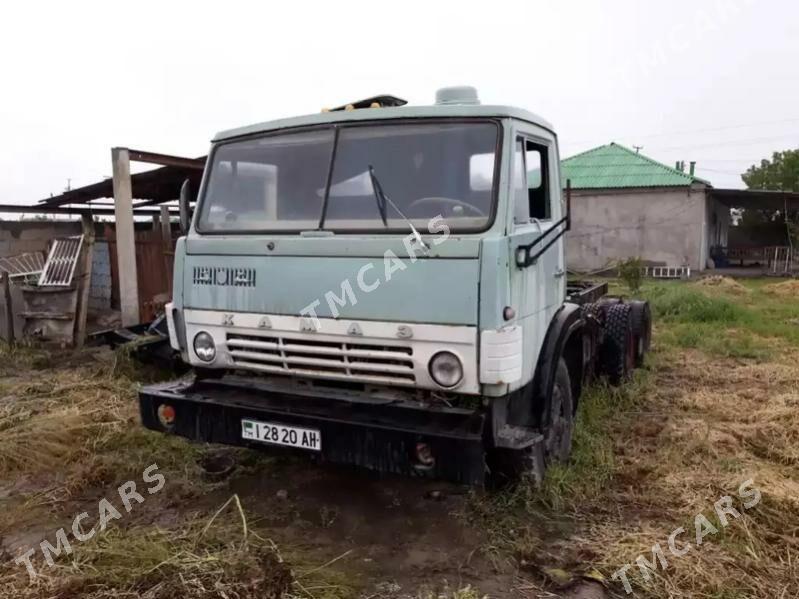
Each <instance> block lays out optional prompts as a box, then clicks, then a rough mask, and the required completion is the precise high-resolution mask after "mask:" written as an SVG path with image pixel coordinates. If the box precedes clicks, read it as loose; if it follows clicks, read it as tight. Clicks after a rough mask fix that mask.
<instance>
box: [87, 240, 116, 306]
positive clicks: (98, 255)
mask: <svg viewBox="0 0 799 599" xmlns="http://www.w3.org/2000/svg"><path fill="white" fill-rule="evenodd" d="M110 308H111V256H110V254H109V251H108V242H107V241H105V240H104V239H98V240H97V241H95V243H94V256H93V258H92V283H91V289H89V309H90V310H93V311H97V312H100V311H103V310H109V309H110Z"/></svg>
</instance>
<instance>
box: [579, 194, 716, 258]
mask: <svg viewBox="0 0 799 599" xmlns="http://www.w3.org/2000/svg"><path fill="white" fill-rule="evenodd" d="M571 208H572V229H571V231H570V232H569V233H567V235H566V262H567V264H568V266H569V268H570V269H572V270H577V271H581V272H589V271H595V270H599V269H602V268H605V267H609V266H612V265H613V264H614V263H615V262H616V261H618V260H624V259H627V258H634V257H639V258H642V259H643V260H644V261H646V262H647V263H649V264H651V265H653V266H690V267H691V268H692V269H693V270H703V269H704V268H705V265H706V263H707V256H708V241H709V240H708V236H707V235H706V222H707V218H708V208H707V206H706V198H705V192H704V188H694V189H691V190H690V191H689V190H688V189H686V188H681V189H674V190H671V189H663V188H660V189H655V190H644V189H638V190H636V189H631V190H621V189H619V190H609V191H575V192H572V206H571Z"/></svg>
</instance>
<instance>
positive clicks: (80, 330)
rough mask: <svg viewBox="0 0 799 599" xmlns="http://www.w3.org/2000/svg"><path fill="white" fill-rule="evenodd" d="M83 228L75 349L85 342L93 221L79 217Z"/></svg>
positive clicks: (92, 254) (87, 217)
mask: <svg viewBox="0 0 799 599" xmlns="http://www.w3.org/2000/svg"><path fill="white" fill-rule="evenodd" d="M81 225H82V228H83V253H82V254H81V256H80V260H81V262H80V264H79V268H80V270H79V272H80V276H79V277H78V288H77V294H78V305H77V309H76V310H75V347H83V344H84V343H85V342H86V317H87V315H88V313H89V292H90V291H91V287H92V261H93V258H94V219H93V218H92V217H91V216H89V215H87V214H84V215H83V216H82V217H81Z"/></svg>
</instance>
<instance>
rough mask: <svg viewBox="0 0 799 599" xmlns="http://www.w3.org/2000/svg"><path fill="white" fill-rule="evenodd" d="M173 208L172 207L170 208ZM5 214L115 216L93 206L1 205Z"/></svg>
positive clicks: (136, 210)
mask: <svg viewBox="0 0 799 599" xmlns="http://www.w3.org/2000/svg"><path fill="white" fill-rule="evenodd" d="M170 208H171V207H170ZM3 212H6V213H9V214H65V215H69V216H82V215H84V214H96V215H98V216H100V215H111V214H115V211H114V209H113V208H108V207H103V208H94V207H93V205H92V204H89V205H87V206H86V207H80V208H69V207H67V206H43V205H40V204H37V205H34V206H20V205H19V204H0V214H2V213H3ZM177 213H178V211H177V208H175V209H172V214H177ZM133 214H135V215H136V216H145V215H150V214H160V211H159V210H158V208H138V207H134V208H133Z"/></svg>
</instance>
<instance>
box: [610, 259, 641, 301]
mask: <svg viewBox="0 0 799 599" xmlns="http://www.w3.org/2000/svg"><path fill="white" fill-rule="evenodd" d="M616 269H617V271H618V276H619V279H621V281H622V282H623V283H624V284H625V285H627V288H628V289H629V290H630V293H638V291H640V289H641V283H642V282H643V280H644V263H643V261H642V260H641V259H640V258H628V259H627V260H621V261H619V262H618V263H617V265H616Z"/></svg>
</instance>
